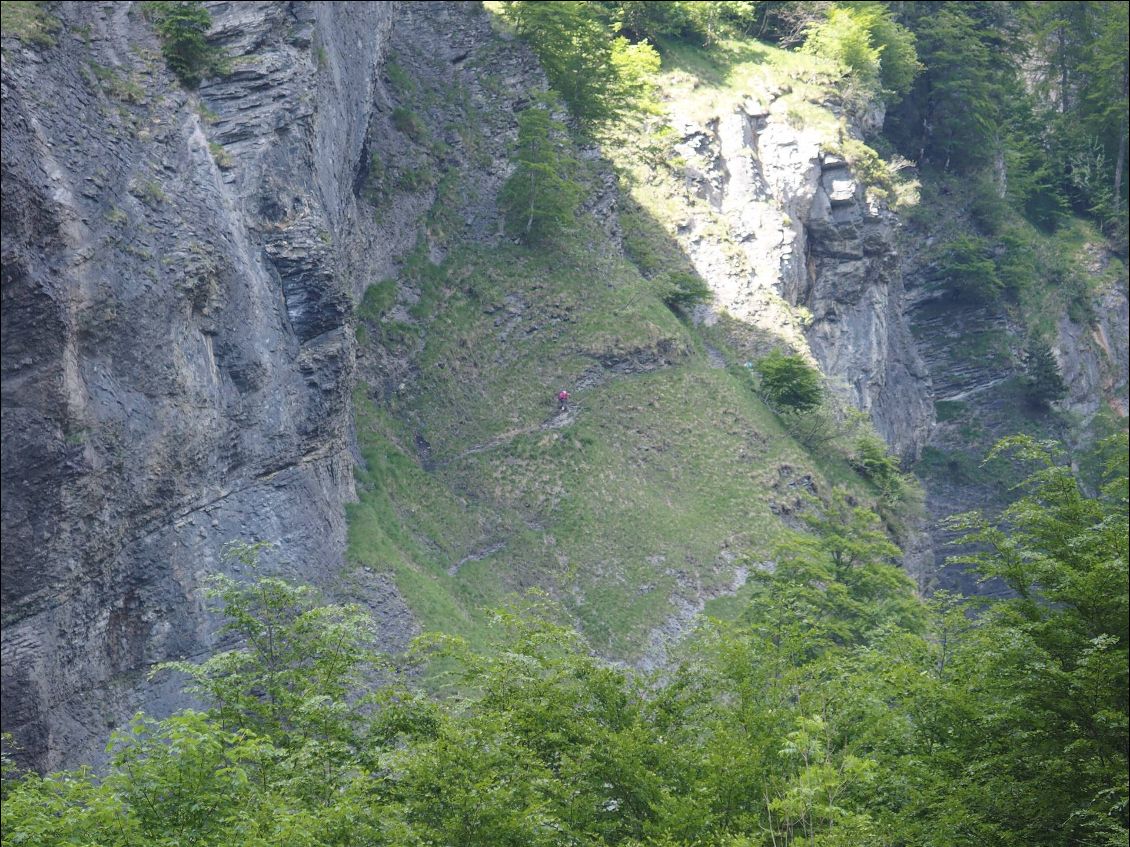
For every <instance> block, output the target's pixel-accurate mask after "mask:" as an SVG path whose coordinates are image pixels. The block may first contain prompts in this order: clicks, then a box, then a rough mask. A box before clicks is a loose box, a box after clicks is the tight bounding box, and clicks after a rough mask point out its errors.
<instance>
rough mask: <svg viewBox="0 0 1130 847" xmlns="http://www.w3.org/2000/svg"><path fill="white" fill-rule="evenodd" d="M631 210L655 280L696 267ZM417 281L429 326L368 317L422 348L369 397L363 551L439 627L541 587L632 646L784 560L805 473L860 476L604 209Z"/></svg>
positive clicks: (395, 340)
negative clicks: (806, 445) (747, 569)
mask: <svg viewBox="0 0 1130 847" xmlns="http://www.w3.org/2000/svg"><path fill="white" fill-rule="evenodd" d="M757 49H760V48H757ZM692 58H693V57H690V56H684V57H683V59H682V62H683V63H684V64H686V63H688V62H689V61H690V60H691V59H692ZM680 73H681V74H683V75H684V76H683V77H682V78H685V74H686V73H688V71H685V70H684V71H680ZM737 79H738V83H740V84H741V85H742V86H748V85H749V84H750V80H749V78H748V74H741V75H739V76H738V78H737ZM744 90H747V91H748V90H749V89H748V88H745V89H744ZM448 189H449V191H448V192H447V194H448V197H458V196H459V193H460V192H459V186H458V185H457V184H456V185H450V184H449V185H448ZM632 214H633V215H634V216H635V217H636V219H637V220H636V224H637V225H636V226H634V227H633V232H634V241H635V244H634V247H635V249H634V250H633V251H632V254H633V255H636V256H637V258H638V256H639V255H640V254H641V253H646V254H647V255H648V256H650V257H651V258H652V260H653V262H656V263H657V265H658V266H656V267H648V268H646V270H647V272H648V274H647V276H649V277H654V276H655V275H656V273H657V272H658V271H662V270H665V269H669V268H671V267H673V266H678V267H679V268H680V269H682V268H685V267H687V266H688V265H687V260H686V259H685V257H683V256H682V254H681V253H680V252H679V250H678V248H677V246H675V245H674V244H673V242H671V241H670V240H669V239H667V238H666V236H665V235H664V230H665V228H666V225H668V224H669V222H662V223H660V222H656V221H655V220H654V219H651V218H650V216H649V215H648V213H646V212H643V211H642V210H640V209H638V208H636V209H635V210H634V211H633V213H632ZM639 224H643V225H639ZM400 282H401V284H402V286H406V287H409V288H411V289H412V290H413V291H418V292H419V294H420V299H419V302H417V303H415V304H414V305H413V306H412V309H411V311H412V314H413V317H414V318H415V319H416V320H417V321H418V324H416V325H414V326H405V325H404V324H403V322H397V321H394V320H392V319H391V318H389V317H385V318H383V319H379V318H376V315H378V314H379V313H380V312H381V311H382V310H378V309H372V308H370V309H369V310H368V312H365V311H364V306H363V307H362V312H361V313H360V316H361V317H362V319H363V323H364V332H362V333H359V337H361V338H362V339H363V341H362V343H363V345H371V346H372V345H384V346H386V347H390V348H396V347H399V348H401V349H402V350H406V351H410V350H414V352H413V353H412V355H413V356H414V360H415V366H416V367H415V373H416V376H415V378H414V379H412V380H410V381H409V383H408V384H407V385H406V387H405V389H404V390H402V391H398V392H394V393H392V395H391V396H386V399H382V400H380V401H379V402H375V401H373V400H371V399H370V397H369V393H368V392H366V390H365V388H364V386H362V388H361V389H360V390H359V393H358V397H357V424H358V440H359V443H360V446H361V449H362V451H363V453H364V456H365V459H366V462H367V465H368V469H367V471H366V472H365V473H364V474H363V475H362V476H361V479H360V484H359V494H360V498H361V500H360V503H358V504H357V505H356V506H355V507H354V508H353V509H352V510H351V513H350V550H349V557H350V560H351V561H352V562H354V563H356V564H359V565H365V566H368V567H371V568H373V569H375V570H378V571H390V572H391V573H392V574H393V575H394V577H395V579H396V582H397V585H398V587H399V588H400V590H401V592H402V593H403V594H404V596H405V598H406V599H407V601H408V603H409V605H410V606H411V608H412V609H413V611H414V612H415V613H416V615H417V616H418V617H419V618H420V619H421V623H422V624H423V625H424V626H425V627H427V628H438V629H443V630H447V631H454V632H457V633H460V634H463V635H465V636H467V637H469V638H470V639H471V640H472V641H478V640H479V639H480V637H481V633H482V632H483V623H484V620H485V615H484V612H483V609H484V608H486V607H489V606H491V605H496V604H498V603H499V602H500V601H503V600H504V599H505V598H506V596H507V595H508V594H509V593H511V592H513V591H515V590H521V589H523V588H526V587H530V586H540V587H544V588H546V589H548V590H549V591H551V593H553V594H554V595H555V596H557V597H558V598H559V599H560V600H561V601H562V602H563V604H564V605H565V607H566V608H567V609H568V610H569V612H570V613H571V614H572V615H573V616H574V617H575V619H576V621H577V622H578V623H579V624H580V625H581V626H582V628H583V629H584V631H585V632H586V634H587V635H588V636H589V637H590V639H591V640H592V642H593V644H594V646H596V647H597V649H599V650H601V651H602V652H605V653H606V654H608V655H610V656H615V657H622V658H627V659H630V658H636V657H638V656H639V655H640V652H641V649H642V648H643V645H645V644H646V642H647V640H648V634H649V632H650V631H651V630H652V629H653V628H654V627H657V626H660V625H662V624H663V623H664V621H665V620H667V619H668V618H669V617H670V616H671V615H672V614H673V612H674V611H675V608H676V606H675V603H674V602H673V596H674V597H676V598H679V597H681V598H684V599H689V600H693V599H695V598H700V597H706V598H709V597H713V596H716V595H718V594H721V593H724V592H725V591H727V590H728V589H729V588H730V586H731V585H732V584H733V583H734V575H735V568H736V567H737V565H738V564H739V563H740V562H741V561H743V560H744V559H747V558H748V559H752V560H755V561H759V560H764V559H766V558H769V557H770V556H771V555H772V549H773V547H774V544H775V541H776V540H777V539H778V538H779V537H780V536H781V534H782V532H783V531H784V530H785V529H786V527H785V526H784V524H783V523H782V522H781V520H780V519H779V518H778V517H777V516H776V514H775V513H774V510H775V509H776V510H780V509H781V507H782V506H784V508H785V510H788V509H790V508H792V507H794V506H795V503H796V501H797V499H798V497H799V494H800V491H799V489H797V488H795V487H790V485H789V484H788V481H789V480H797V479H803V478H805V477H806V476H807V475H811V477H812V479H813V481H814V484H815V486H816V488H817V490H820V491H824V490H826V489H827V486H828V474H829V473H830V474H832V475H833V476H834V477H835V478H836V480H835V481H837V482H844V481H847V482H853V483H854V484H855V485H857V486H858V485H859V481H858V479H853V478H852V475H851V474H850V472H849V471H847V470H846V468H844V467H828V468H825V469H822V468H821V467H819V466H818V465H817V464H816V463H815V462H814V461H813V460H812V459H810V458H809V457H807V456H806V455H805V453H804V452H803V451H802V450H801V449H800V448H799V447H798V446H797V445H795V444H794V443H793V442H792V440H791V439H789V438H788V437H787V435H785V434H784V433H783V431H782V430H781V428H780V426H779V424H778V423H777V421H776V419H775V418H774V416H773V414H772V413H771V412H770V411H769V410H768V409H767V408H766V407H765V406H764V405H763V404H762V403H761V402H760V401H759V400H758V399H757V398H756V397H755V396H754V394H753V393H752V391H751V390H750V383H749V378H748V375H747V374H746V373H745V372H744V371H743V370H742V369H741V368H740V367H738V368H721V367H718V366H717V364H718V362H717V358H715V360H714V361H713V362H711V360H710V358H709V357H708V356H707V355H706V352H705V345H706V343H707V342H706V341H705V340H704V338H703V337H702V336H701V335H700V331H699V330H698V329H696V328H694V327H691V326H690V325H688V324H687V323H685V322H683V321H681V320H679V319H678V318H677V317H676V316H675V315H674V314H673V313H672V312H671V311H670V310H669V309H667V308H666V307H665V306H664V305H663V303H662V302H661V300H660V297H659V288H658V285H657V284H656V283H655V282H652V281H649V279H648V278H646V277H645V275H644V273H642V272H641V269H640V267H638V266H637V265H636V264H634V263H633V262H632V261H631V260H629V259H627V258H625V257H624V256H623V255H622V254H621V253H620V250H619V249H618V247H617V245H616V244H615V242H614V241H613V239H611V238H610V237H609V236H608V235H606V234H605V233H604V231H603V230H601V229H600V228H599V227H598V226H597V225H596V222H594V221H592V220H591V219H588V220H582V221H581V223H580V225H579V226H578V227H577V229H576V230H575V231H574V232H571V233H568V234H566V235H565V236H564V237H563V238H562V239H561V240H560V242H559V243H558V244H557V245H556V246H554V247H553V248H550V249H544V250H538V251H532V250H527V249H525V248H521V247H518V246H513V245H503V246H495V247H488V246H484V245H481V244H473V243H472V244H463V245H453V246H452V249H451V250H450V252H449V253H448V255H447V258H446V259H445V261H444V262H443V263H442V264H441V265H433V264H431V263H430V262H428V261H427V259H426V258H424V251H422V250H421V251H419V252H418V253H417V255H416V256H415V257H413V258H411V259H410V260H408V261H407V262H406V263H405V267H404V271H403V276H402V279H401V280H400ZM370 299H371V300H373V299H379V298H377V297H376V296H374V298H370ZM372 305H373V304H372V303H370V306H372ZM366 315H367V317H366ZM710 343H711V344H712V345H713V346H715V347H718V348H722V349H725V348H724V343H723V341H722V340H721V339H720V338H713V339H711V340H710ZM560 387H567V388H569V390H570V391H572V392H573V394H574V406H573V410H572V412H571V413H570V414H569V415H567V416H558V415H557V414H556V410H555V408H554V406H553V396H554V394H555V393H556V391H557V390H558V389H559V388H560ZM724 605H725V604H722V605H721V606H719V608H723V607H724Z"/></svg>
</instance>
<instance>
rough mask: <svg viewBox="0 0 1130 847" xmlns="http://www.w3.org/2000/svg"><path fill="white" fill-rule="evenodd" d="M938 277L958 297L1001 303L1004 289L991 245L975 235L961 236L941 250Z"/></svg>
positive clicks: (936, 275)
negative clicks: (1000, 298)
mask: <svg viewBox="0 0 1130 847" xmlns="http://www.w3.org/2000/svg"><path fill="white" fill-rule="evenodd" d="M935 278H936V279H937V280H939V281H940V282H941V284H942V285H944V286H945V288H946V290H948V291H949V292H950V293H951V294H953V295H954V296H955V297H959V298H961V299H964V300H971V301H973V302H978V303H991V302H993V301H995V300H997V299H998V298H999V297H1000V294H1001V291H1002V290H1003V288H1004V283H1002V282H1001V279H1000V276H999V275H998V274H997V267H996V264H995V263H994V261H993V255H992V252H991V249H990V244H989V242H988V241H986V240H985V239H983V238H979V237H977V236H971V235H960V236H958V237H957V238H955V239H953V240H952V241H950V242H949V243H947V244H945V245H944V246H943V247H942V248H941V250H940V253H939V256H938V262H937V265H936V271H935Z"/></svg>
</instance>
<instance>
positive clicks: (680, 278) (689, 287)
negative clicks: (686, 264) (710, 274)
mask: <svg viewBox="0 0 1130 847" xmlns="http://www.w3.org/2000/svg"><path fill="white" fill-rule="evenodd" d="M660 296H661V297H662V298H663V302H664V303H666V304H667V306H668V307H669V308H671V309H677V310H683V311H685V310H687V309H690V308H691V307H693V306H697V305H698V304H699V303H707V302H709V301H710V298H711V297H712V296H713V295H712V293H711V291H710V286H708V285H707V284H706V283H705V282H704V281H703V279H702V277H700V276H699V275H698V274H696V273H692V272H689V271H671V272H670V273H668V274H667V275H666V276H665V277H664V278H663V281H662V293H661V294H660Z"/></svg>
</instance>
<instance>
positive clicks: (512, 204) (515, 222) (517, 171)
mask: <svg viewBox="0 0 1130 847" xmlns="http://www.w3.org/2000/svg"><path fill="white" fill-rule="evenodd" d="M551 105H552V103H543V104H539V105H536V106H532V107H531V108H529V109H526V110H525V111H523V112H521V113H519V115H518V146H517V149H516V151H515V165H516V166H515V168H514V173H513V174H511V176H510V178H509V179H508V180H507V181H506V184H505V185H504V186H503V188H502V193H501V195H500V197H499V201H500V205H501V206H502V209H503V211H504V212H505V215H506V229H507V232H508V233H509V234H510V235H511V236H513V237H516V238H519V239H521V240H522V241H524V242H525V243H527V244H541V243H544V242H545V241H547V240H548V239H549V238H551V237H552V236H553V235H554V234H555V233H557V232H559V231H560V230H563V229H567V228H568V227H570V226H571V225H572V224H573V220H574V218H573V216H574V213H575V211H576V209H577V206H578V205H579V203H580V201H581V187H580V185H579V184H578V183H577V181H576V175H577V169H578V167H579V166H578V163H577V161H576V160H575V159H573V158H572V157H571V156H570V155H569V153H568V150H567V147H566V140H565V139H566V136H565V134H564V133H565V128H564V126H563V125H562V124H561V123H560V122H559V121H557V120H555V119H554V117H553V115H552V113H551V111H550V108H551Z"/></svg>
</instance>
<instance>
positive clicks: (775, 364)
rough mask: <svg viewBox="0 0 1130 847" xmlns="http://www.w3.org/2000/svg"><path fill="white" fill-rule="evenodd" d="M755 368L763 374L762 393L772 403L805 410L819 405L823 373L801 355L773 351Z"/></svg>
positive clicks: (798, 410)
mask: <svg viewBox="0 0 1130 847" xmlns="http://www.w3.org/2000/svg"><path fill="white" fill-rule="evenodd" d="M754 367H755V369H756V370H757V372H758V374H760V375H761V396H762V397H764V398H765V401H766V402H767V403H768V404H769V405H770V406H773V407H775V408H781V409H786V410H792V411H797V412H803V411H806V410H809V409H814V408H816V407H817V406H819V405H820V401H821V400H822V399H823V396H824V388H823V386H822V385H821V379H820V372H819V371H818V370H816V368H814V367H812V366H811V365H809V364H808V362H806V361H805V360H804V359H802V358H801V357H800V356H791V355H788V354H786V353H781V352H780V351H778V350H774V351H773V352H772V353H770V354H769V355H768V356H766V357H765V358H763V359H758V360H757V364H756V365H755V366H754Z"/></svg>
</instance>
